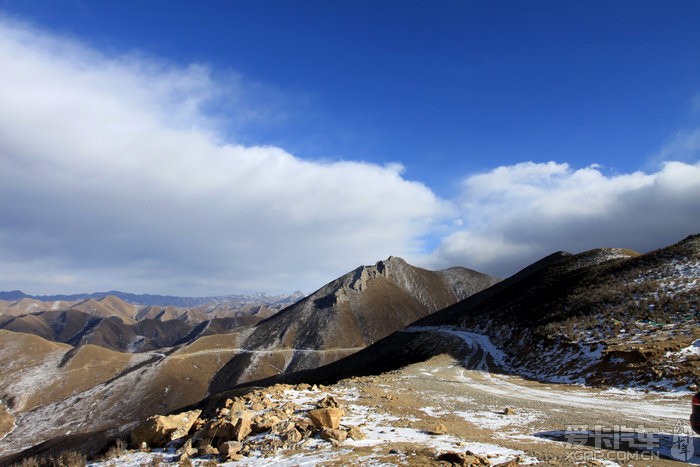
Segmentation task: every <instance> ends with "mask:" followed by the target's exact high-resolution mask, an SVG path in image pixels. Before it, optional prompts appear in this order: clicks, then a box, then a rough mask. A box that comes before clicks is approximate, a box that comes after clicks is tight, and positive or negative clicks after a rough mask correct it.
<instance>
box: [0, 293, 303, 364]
mask: <svg viewBox="0 0 700 467" xmlns="http://www.w3.org/2000/svg"><path fill="white" fill-rule="evenodd" d="M300 295H301V294H300V293H295V294H290V295H283V296H282V295H281V296H275V297H269V296H267V295H265V294H257V295H253V296H241V295H237V296H229V297H228V298H227V299H226V300H225V301H224V300H223V299H222V298H219V299H217V300H219V301H216V302H206V303H204V304H201V305H197V306H193V307H175V306H172V305H168V306H158V305H148V306H145V305H137V304H132V303H128V302H126V301H124V300H123V299H121V298H119V297H116V296H113V295H108V296H106V297H102V298H99V299H95V298H87V299H84V300H80V301H77V302H76V301H64V300H56V301H41V300H38V299H36V298H22V299H20V300H17V301H3V300H0V329H6V330H8V331H14V332H25V333H29V334H35V335H37V336H41V337H43V338H44V339H48V340H52V341H56V342H63V343H66V344H70V345H75V346H79V345H85V344H94V345H99V346H102V347H105V348H108V349H111V350H116V351H118V352H145V351H152V350H157V349H160V348H163V347H171V346H173V345H182V344H186V343H188V342H191V341H193V340H194V339H197V338H198V337H201V336H205V335H211V334H218V333H227V332H230V331H231V330H233V329H239V328H242V327H246V326H252V325H254V324H256V323H258V322H259V321H262V320H263V319H265V318H269V317H270V316H272V315H273V314H275V313H277V312H278V311H279V310H280V309H282V308H284V307H285V306H287V305H289V304H292V303H294V302H295V301H296V300H298V299H299V298H300ZM14 296H18V294H16V293H14ZM65 297H69V298H70V297H74V296H65ZM51 298H56V297H51Z"/></svg>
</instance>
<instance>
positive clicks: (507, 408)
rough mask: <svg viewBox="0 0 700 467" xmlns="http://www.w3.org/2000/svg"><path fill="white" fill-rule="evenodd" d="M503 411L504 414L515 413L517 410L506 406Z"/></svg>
mask: <svg viewBox="0 0 700 467" xmlns="http://www.w3.org/2000/svg"><path fill="white" fill-rule="evenodd" d="M501 413H502V414H503V415H515V414H516V413H517V412H516V411H515V409H512V408H510V407H506V408H505V409H503V412H501Z"/></svg>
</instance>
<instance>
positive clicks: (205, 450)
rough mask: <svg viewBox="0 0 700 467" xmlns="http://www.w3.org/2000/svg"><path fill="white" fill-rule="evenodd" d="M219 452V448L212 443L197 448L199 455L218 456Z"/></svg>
mask: <svg viewBox="0 0 700 467" xmlns="http://www.w3.org/2000/svg"><path fill="white" fill-rule="evenodd" d="M218 454H219V450H218V449H216V448H215V447H214V446H212V445H211V444H202V445H201V446H200V447H198V448H197V455H198V456H200V457H202V456H216V455H218Z"/></svg>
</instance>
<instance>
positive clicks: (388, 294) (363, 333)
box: [211, 257, 500, 392]
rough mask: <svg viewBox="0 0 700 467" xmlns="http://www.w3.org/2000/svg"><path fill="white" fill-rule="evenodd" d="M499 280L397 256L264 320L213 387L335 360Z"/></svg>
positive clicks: (345, 277) (349, 275)
mask: <svg viewBox="0 0 700 467" xmlns="http://www.w3.org/2000/svg"><path fill="white" fill-rule="evenodd" d="M499 280H500V279H499V278H496V277H493V276H489V275H487V274H482V273H479V272H476V271H473V270H471V269H466V268H459V267H458V268H450V269H446V270H442V271H428V270H426V269H422V268H418V267H415V266H412V265H410V264H408V263H407V262H406V261H404V260H403V259H401V258H397V257H389V258H388V259H386V260H384V261H379V262H378V263H376V264H375V265H373V266H361V267H359V268H357V269H355V270H354V271H351V272H349V273H347V274H345V275H343V276H341V277H339V278H338V279H336V280H334V281H332V282H330V283H328V284H326V285H325V286H323V287H322V288H320V289H319V290H317V291H316V292H314V293H312V294H311V295H309V296H308V297H306V298H304V299H303V300H301V301H299V302H297V303H296V304H294V305H292V306H289V307H287V308H285V309H284V310H282V311H281V312H279V313H277V314H276V315H274V316H272V317H271V318H268V319H266V320H264V321H262V322H260V323H259V324H257V325H256V326H255V327H254V328H253V329H252V330H251V331H250V333H249V334H248V336H247V338H246V339H245V340H243V341H242V342H241V343H240V346H241V347H242V348H243V349H246V350H247V351H246V352H242V353H240V354H239V355H237V356H236V357H234V358H233V359H232V360H231V361H230V362H229V363H228V364H227V365H226V366H225V367H224V368H223V369H222V370H221V371H220V372H219V373H218V374H217V376H216V378H215V379H214V381H213V382H212V387H211V390H212V391H213V392H215V391H218V390H223V389H224V388H226V387H229V386H231V385H235V384H237V383H240V382H243V381H246V380H251V379H256V378H260V377H263V376H269V375H274V374H277V373H286V372H292V371H296V370H301V369H306V368H315V367H318V366H321V365H323V364H325V363H329V362H332V361H334V360H337V359H339V358H341V357H343V356H346V355H349V354H352V353H355V352H357V351H359V350H361V349H362V348H364V347H366V346H367V345H370V344H372V343H374V342H376V341H377V340H379V339H381V338H383V337H385V336H387V335H389V334H391V333H392V332H394V331H397V330H399V329H402V328H403V327H405V326H407V325H408V324H410V323H412V322H414V321H416V320H417V319H420V318H422V317H424V316H427V315H429V314H431V313H433V312H435V311H437V310H440V309H442V308H444V307H446V306H449V305H451V304H453V303H456V302H458V301H460V300H462V299H464V298H466V297H469V296H470V295H472V294H474V293H476V292H479V291H480V290H483V289H486V288H488V287H490V286H492V285H493V284H495V283H497V282H498V281H499Z"/></svg>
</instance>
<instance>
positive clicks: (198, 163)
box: [0, 0, 700, 295]
mask: <svg viewBox="0 0 700 467" xmlns="http://www.w3.org/2000/svg"><path fill="white" fill-rule="evenodd" d="M699 22H700V4H699V3H697V2H692V1H688V2H683V1H678V2H661V1H644V2H641V1H635V2H632V1H624V2H615V1H605V2H602V1H601V2H579V3H571V2H542V1H533V2H466V1H460V2H457V1H454V2H411V1H402V2H362V1H359V2H358V1H353V2H344V1H338V2H321V1H304V2H284V1H269V2H213V1H212V2H183V1H150V2H136V1H125V2H96V1H90V2H87V1H86V2H81V1H65V2H63V1H8V0H0V32H1V33H2V34H1V35H0V39H1V40H2V42H0V44H4V46H3V51H4V55H3V56H2V57H0V59H1V60H2V61H0V63H3V62H4V63H5V64H6V65H7V70H10V71H9V72H8V73H6V74H5V79H4V80H3V79H2V78H0V86H1V87H0V98H1V99H2V101H0V119H2V120H1V121H0V144H2V145H3V147H0V151H1V152H0V159H2V162H3V165H4V166H5V167H6V168H7V170H5V171H4V172H5V175H4V177H5V180H4V182H5V184H4V185H5V188H4V189H0V190H1V191H0V195H2V197H3V208H2V210H1V211H0V218H1V219H2V221H0V252H2V253H3V254H4V255H5V257H6V258H7V260H6V264H5V266H4V267H3V268H1V269H0V289H15V288H21V289H25V290H26V291H28V292H34V293H52V292H73V291H84V290H96V289H100V288H113V289H128V290H130V291H134V292H154V293H174V294H181V295H183V294H193V295H204V294H214V293H227V292H236V291H251V290H267V291H283V290H293V289H296V288H301V289H303V290H305V291H307V292H310V291H312V290H313V289H314V288H316V287H318V286H320V285H322V284H323V283H324V282H326V281H328V280H330V279H332V278H333V277H335V276H337V275H339V274H342V273H344V272H346V271H348V270H350V269H352V268H354V267H355V266H357V265H359V264H366V263H372V262H374V261H377V260H379V259H382V258H384V257H386V256H388V255H400V256H403V257H405V258H406V259H408V260H409V261H412V262H414V263H416V264H419V265H422V266H425V267H431V268H436V267H447V266H452V265H462V266H467V267H472V268H474V269H478V270H482V271H485V272H490V273H493V274H498V275H503V276H505V275H508V274H510V273H512V272H515V271H517V270H518V269H520V268H522V267H524V266H526V265H527V264H529V262H531V261H534V260H536V259H538V258H539V257H541V256H544V255H545V254H548V253H550V252H551V251H555V250H560V249H564V250H570V251H581V250H583V249H587V248H593V247H598V246H621V247H630V248H636V249H639V250H642V251H646V250H649V249H653V248H656V247H660V246H663V245H664V244H666V243H670V242H673V241H676V240H679V239H681V238H683V237H684V236H686V235H688V234H690V233H695V232H698V231H700V209H699V206H700V204H699V202H698V201H695V200H697V199H700V196H696V195H700V165H698V161H699V160H700V32H699V31H698V27H697V24H698V23H699ZM29 77H31V78H29ZM66 96H69V97H66ZM11 109H14V110H12V111H11ZM141 118H143V121H140V119H141ZM66 120H70V122H69V121H66ZM38 122H43V123H44V125H40V124H39V123H38ZM81 128H82V129H84V130H85V131H81ZM59 129H60V131H59ZM88 129H89V131H88ZM175 140H177V141H178V143H177V144H175V143H173V141H175ZM169 144H170V146H169ZM125 153H128V156H123V154H125ZM125 161H126V162H125ZM0 178H2V176H1V175H0ZM94 180H99V182H93V181H94ZM212 180H214V181H212ZM20 182H22V183H20ZM122 184H123V185H124V186H123V189H118V188H116V187H119V186H120V185H122ZM248 184H250V185H248ZM48 187H50V188H48ZM5 200H7V201H5ZM9 200H12V201H9ZM58 224H63V225H62V226H61V227H57V225H58ZM195 226H198V228H195Z"/></svg>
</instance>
